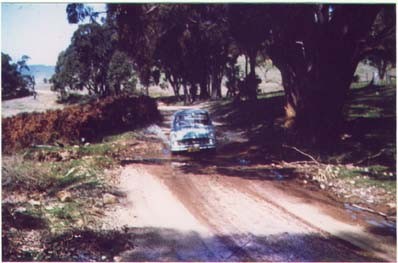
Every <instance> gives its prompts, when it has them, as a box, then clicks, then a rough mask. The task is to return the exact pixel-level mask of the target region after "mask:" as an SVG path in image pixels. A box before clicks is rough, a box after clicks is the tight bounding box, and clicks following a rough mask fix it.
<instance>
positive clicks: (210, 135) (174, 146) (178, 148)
mask: <svg viewBox="0 0 398 263" xmlns="http://www.w3.org/2000/svg"><path fill="white" fill-rule="evenodd" d="M215 148H216V134H215V130H214V127H213V124H212V122H211V119H210V116H209V113H208V112H207V111H205V110H199V109H190V110H180V111H177V112H176V113H175V114H174V115H173V121H172V124H171V132H170V149H171V152H172V153H176V152H183V151H187V152H197V151H200V150H205V149H208V150H215Z"/></svg>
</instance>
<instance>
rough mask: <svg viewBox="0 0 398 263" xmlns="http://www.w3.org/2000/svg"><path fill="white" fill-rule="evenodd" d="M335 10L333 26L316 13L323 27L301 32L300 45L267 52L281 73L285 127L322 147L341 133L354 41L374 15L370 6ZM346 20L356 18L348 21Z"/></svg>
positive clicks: (290, 44) (356, 47)
mask: <svg viewBox="0 0 398 263" xmlns="http://www.w3.org/2000/svg"><path fill="white" fill-rule="evenodd" d="M324 8H327V7H324ZM339 11H340V13H338V12H337V10H336V11H335V13H334V18H333V19H334V20H331V22H329V21H328V20H327V18H325V17H323V18H322V14H320V13H319V14H318V21H319V23H321V24H313V25H312V26H307V27H306V28H305V31H303V32H299V33H298V35H299V34H300V33H301V34H302V35H301V36H300V37H299V39H300V41H298V40H297V39H296V38H295V39H290V40H289V41H285V42H283V44H284V45H279V46H272V47H271V49H270V57H271V59H272V60H273V62H274V64H275V65H276V66H277V67H278V68H279V69H280V71H281V74H282V81H283V86H284V90H285V98H286V100H285V113H286V121H285V127H286V128H295V129H296V130H297V131H299V133H301V134H303V135H306V136H307V137H308V135H309V137H310V138H314V139H317V141H319V140H320V141H322V142H325V141H331V139H333V137H334V138H336V135H338V133H339V131H340V129H339V128H341V124H342V120H343V119H342V117H343V116H342V109H343V106H344V103H345V99H346V97H347V92H348V89H349V87H350V84H351V81H352V77H353V75H354V72H355V69H356V66H357V64H358V62H359V55H360V52H359V51H360V49H359V41H358V40H359V39H360V38H361V37H363V36H364V34H366V32H368V30H369V28H370V26H371V25H372V21H373V20H374V17H375V15H376V13H377V10H373V9H372V7H367V8H359V7H358V8H357V7H356V6H349V7H347V8H345V6H344V9H340V10H339ZM342 11H344V12H342ZM350 15H352V16H355V19H351V18H350V19H349V20H346V19H347V17H349V16H350ZM358 20H359V21H358ZM322 23H324V24H322ZM350 23H352V24H350ZM359 26H360V27H359ZM298 28H300V27H298ZM288 37H289V36H288ZM296 37H297V36H296Z"/></svg>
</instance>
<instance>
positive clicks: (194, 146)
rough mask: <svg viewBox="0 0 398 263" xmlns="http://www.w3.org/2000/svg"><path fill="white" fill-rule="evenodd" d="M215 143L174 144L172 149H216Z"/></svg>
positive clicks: (190, 150)
mask: <svg viewBox="0 0 398 263" xmlns="http://www.w3.org/2000/svg"><path fill="white" fill-rule="evenodd" d="M215 148H216V145H215V144H192V145H172V146H171V147H170V150H171V151H172V152H185V151H186V152H197V151H201V150H208V149H209V150H210V149H215Z"/></svg>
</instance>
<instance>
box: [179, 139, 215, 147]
mask: <svg viewBox="0 0 398 263" xmlns="http://www.w3.org/2000/svg"><path fill="white" fill-rule="evenodd" d="M182 143H183V144H186V145H194V144H208V143H209V138H196V139H185V140H182Z"/></svg>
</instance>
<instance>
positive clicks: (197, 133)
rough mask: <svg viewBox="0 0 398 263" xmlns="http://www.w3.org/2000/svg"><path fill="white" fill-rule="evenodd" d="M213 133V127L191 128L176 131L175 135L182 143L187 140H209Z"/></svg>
mask: <svg viewBox="0 0 398 263" xmlns="http://www.w3.org/2000/svg"><path fill="white" fill-rule="evenodd" d="M211 132H214V129H213V128H212V127H190V128H183V129H181V130H178V131H174V132H173V133H174V134H175V136H176V139H177V140H179V141H180V140H187V139H200V138H208V137H209V134H210V133H211Z"/></svg>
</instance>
